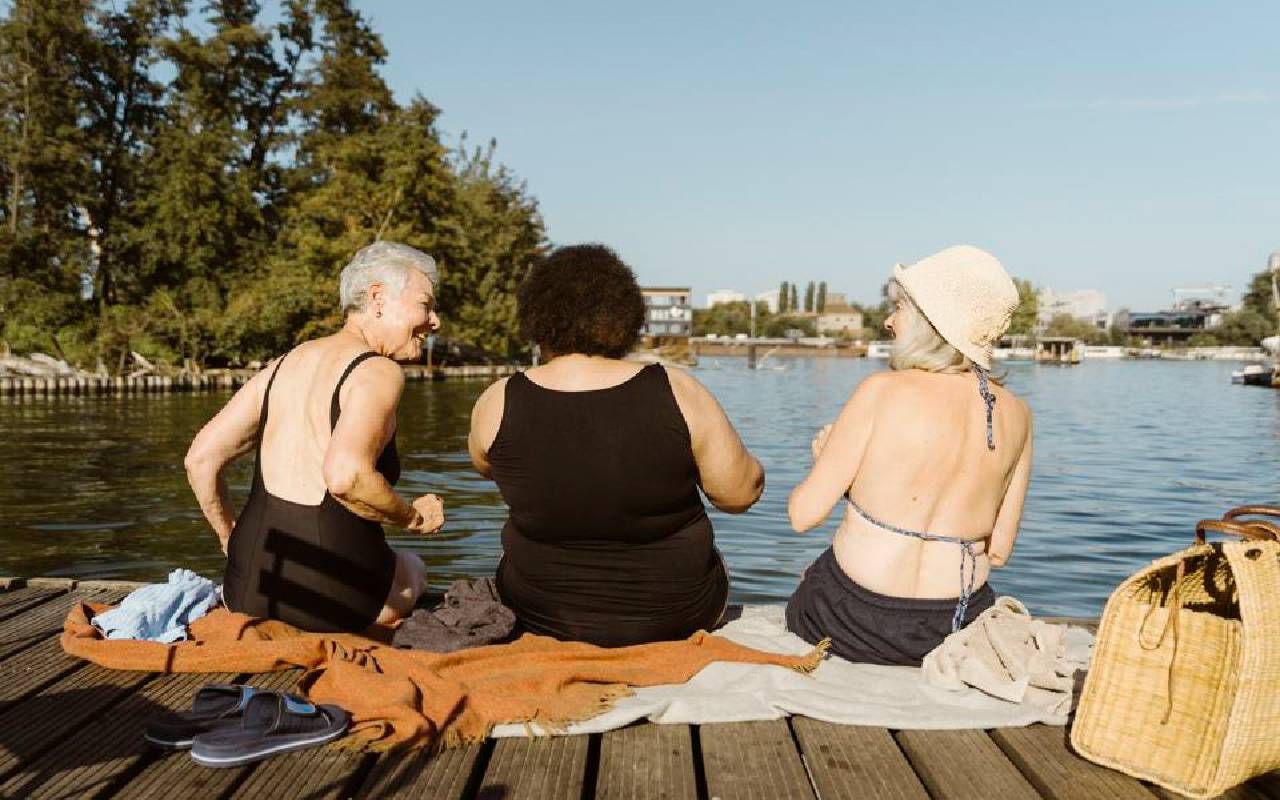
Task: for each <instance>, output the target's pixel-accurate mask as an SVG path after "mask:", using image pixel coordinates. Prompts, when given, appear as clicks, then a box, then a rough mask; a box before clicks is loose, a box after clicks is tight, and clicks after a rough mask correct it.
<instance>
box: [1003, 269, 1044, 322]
mask: <svg viewBox="0 0 1280 800" xmlns="http://www.w3.org/2000/svg"><path fill="white" fill-rule="evenodd" d="M1013 285H1014V286H1016V287H1018V307H1017V308H1015V309H1014V310H1013V318H1012V319H1010V320H1009V333H1010V334H1012V335H1015V336H1031V335H1032V334H1034V333H1035V332H1036V319H1037V318H1038V316H1039V314H1040V290H1038V289H1037V288H1036V287H1035V286H1032V285H1031V281H1029V280H1027V279H1026V278H1014V279H1013Z"/></svg>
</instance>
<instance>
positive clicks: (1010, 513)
mask: <svg viewBox="0 0 1280 800" xmlns="http://www.w3.org/2000/svg"><path fill="white" fill-rule="evenodd" d="M1031 433H1032V431H1031V412H1030V411H1028V412H1027V440H1026V442H1024V443H1023V445H1022V454H1021V455H1019V456H1018V463H1017V464H1016V465H1015V466H1014V468H1013V476H1012V477H1011V478H1010V479H1009V488H1008V489H1005V492H1004V499H1003V500H1001V501H1000V511H999V512H997V514H996V524H995V525H993V526H992V527H991V541H990V542H989V543H988V544H987V557H988V558H990V559H991V566H993V567H1003V566H1004V565H1005V564H1006V563H1008V561H1009V556H1010V555H1011V554H1012V553H1013V543H1014V540H1016V539H1017V538H1018V526H1019V525H1020V524H1021V523H1022V506H1023V503H1025V502H1026V499H1027V486H1028V485H1029V484H1030V483H1031V461H1032V450H1033V448H1032V446H1031V438H1032V436H1031Z"/></svg>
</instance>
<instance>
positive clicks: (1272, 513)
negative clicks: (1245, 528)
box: [1222, 503, 1280, 539]
mask: <svg viewBox="0 0 1280 800" xmlns="http://www.w3.org/2000/svg"><path fill="white" fill-rule="evenodd" d="M1243 516H1259V517H1280V506H1269V505H1263V504H1257V503H1255V504H1253V505H1247V506H1237V507H1236V508H1233V509H1231V510H1230V511H1228V512H1227V513H1225V514H1223V515H1222V518H1223V519H1224V520H1227V521H1228V522H1243V523H1245V524H1246V525H1253V524H1258V525H1263V526H1265V527H1267V529H1268V530H1270V531H1271V532H1272V533H1274V534H1275V536H1276V538H1277V539H1280V525H1277V524H1276V523H1274V522H1272V521H1270V520H1265V519H1239V517H1243Z"/></svg>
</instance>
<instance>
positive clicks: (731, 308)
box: [693, 301, 770, 336]
mask: <svg viewBox="0 0 1280 800" xmlns="http://www.w3.org/2000/svg"><path fill="white" fill-rule="evenodd" d="M762 314H763V317H762V316H761V315H762ZM769 316H770V315H769V309H768V306H767V305H765V304H763V303H760V304H757V306H756V323H757V325H759V324H760V322H761V320H762V319H765V320H766V321H767V318H768V317H769ZM750 332H751V305H750V304H749V303H747V302H746V301H736V302H732V303H718V304H717V305H715V306H713V307H712V308H697V309H694V311H693V335H694V336H706V335H708V334H715V335H716V336H733V335H735V334H739V333H750Z"/></svg>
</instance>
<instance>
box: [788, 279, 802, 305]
mask: <svg viewBox="0 0 1280 800" xmlns="http://www.w3.org/2000/svg"><path fill="white" fill-rule="evenodd" d="M799 308H800V299H799V292H798V291H796V285H795V284H794V283H793V284H791V299H789V300H788V301H787V310H788V311H797V310H799Z"/></svg>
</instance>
